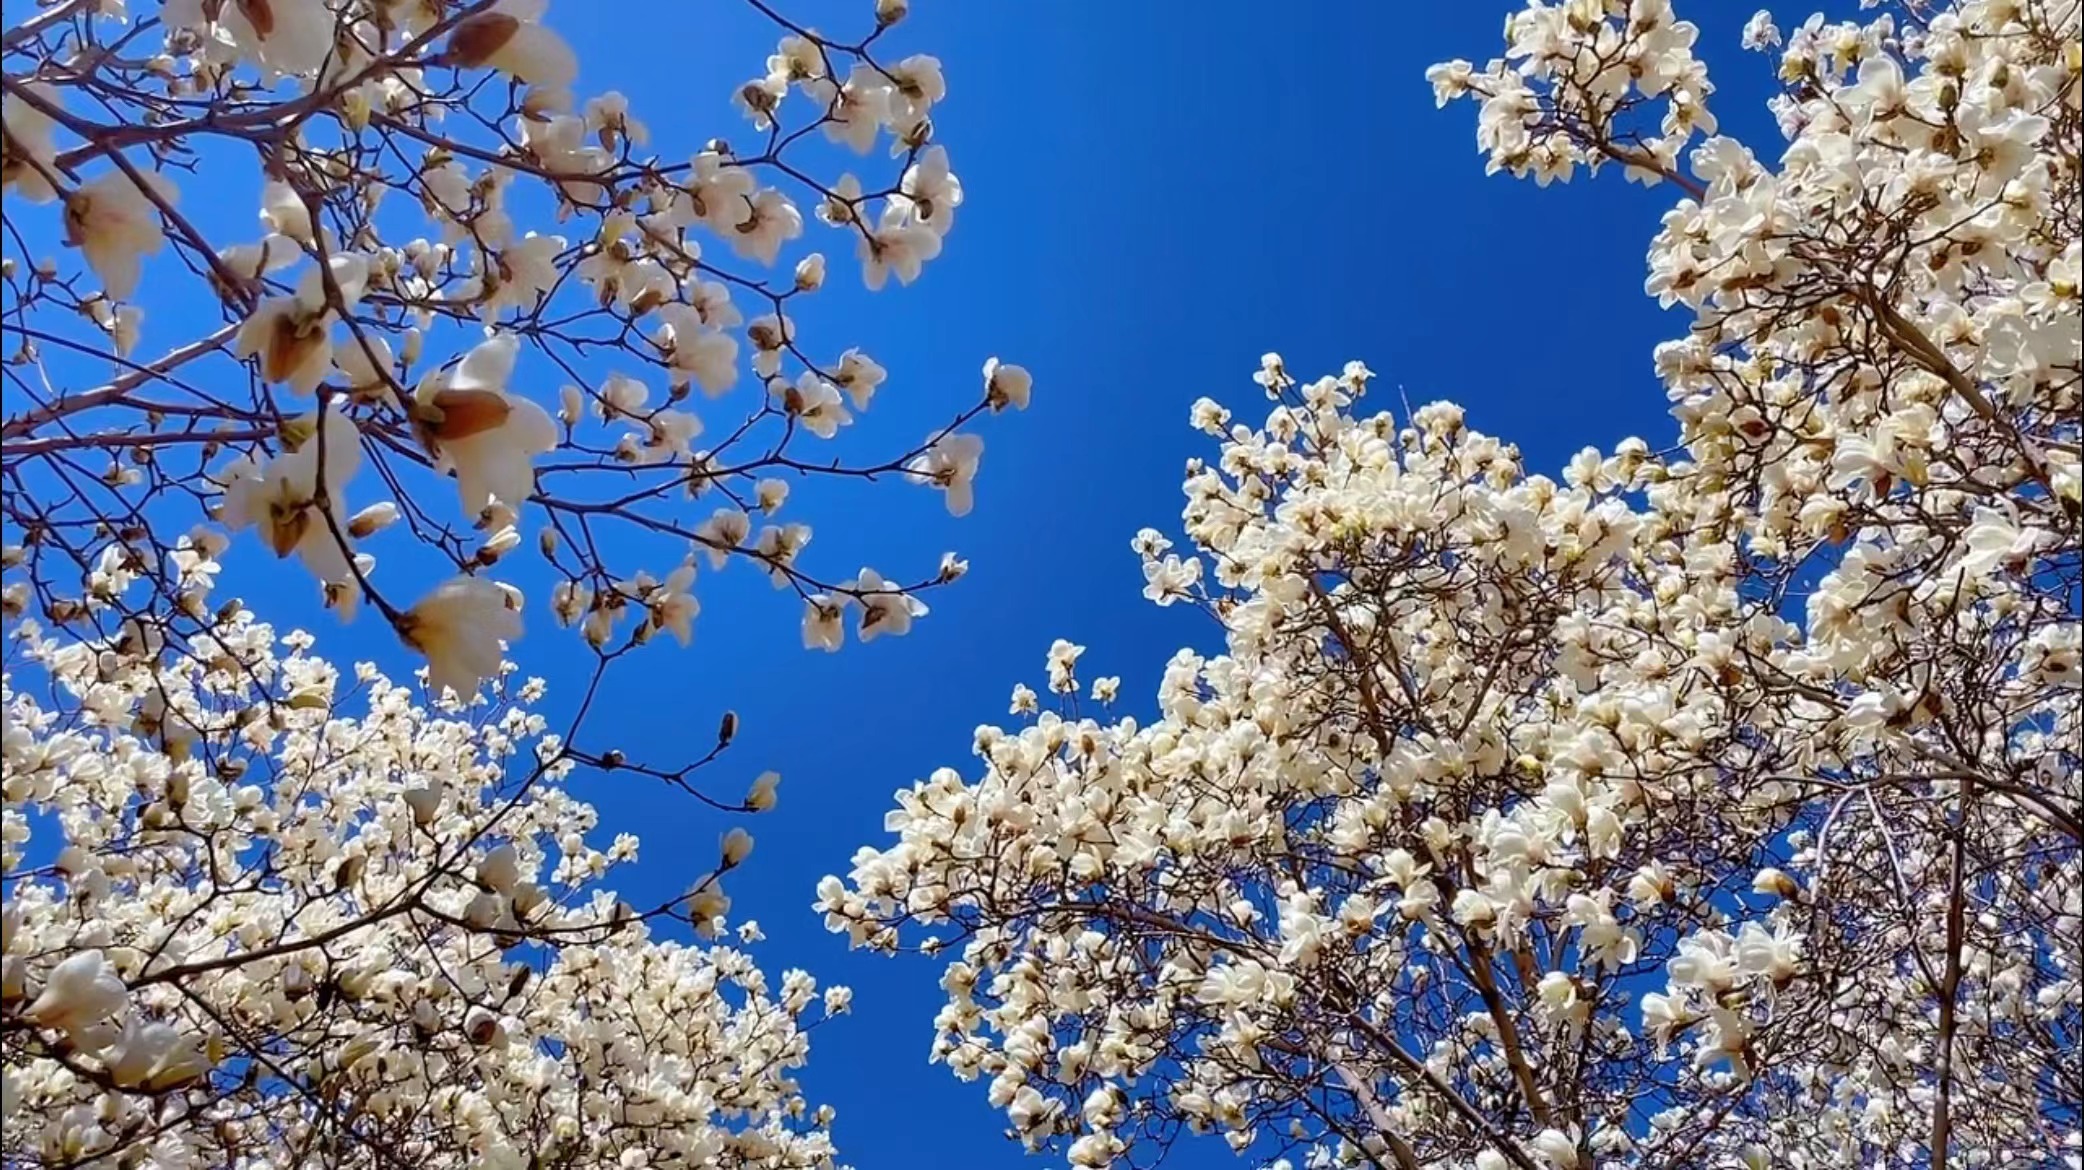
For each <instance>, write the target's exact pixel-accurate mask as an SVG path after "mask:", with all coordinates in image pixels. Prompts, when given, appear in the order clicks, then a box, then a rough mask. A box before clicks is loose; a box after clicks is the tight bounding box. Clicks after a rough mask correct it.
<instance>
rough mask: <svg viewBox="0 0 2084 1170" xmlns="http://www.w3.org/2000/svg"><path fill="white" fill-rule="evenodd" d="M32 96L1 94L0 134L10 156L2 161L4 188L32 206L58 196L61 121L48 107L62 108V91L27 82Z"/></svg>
mask: <svg viewBox="0 0 2084 1170" xmlns="http://www.w3.org/2000/svg"><path fill="white" fill-rule="evenodd" d="M22 88H23V90H24V91H25V93H26V94H27V95H33V96H34V97H35V98H36V99H37V102H38V103H40V105H39V104H35V103H32V102H31V101H30V100H29V97H28V96H24V95H22V94H16V93H15V92H13V91H12V90H9V91H8V92H7V93H5V94H0V131H4V132H5V134H6V136H7V154H6V155H5V157H4V158H0V189H5V190H6V191H8V192H9V193H11V194H13V195H14V196H15V197H17V198H19V199H23V200H26V201H27V202H30V203H49V202H50V201H51V200H53V199H56V198H57V197H58V188H57V187H56V186H55V185H53V181H52V180H53V179H54V177H55V176H56V174H57V171H56V169H55V166H54V164H55V162H56V160H57V156H58V148H57V144H56V141H55V140H54V133H55V131H56V130H57V126H58V123H57V120H56V119H54V118H52V117H51V116H50V115H49V114H47V113H45V112H44V107H55V108H62V107H63V104H64V99H63V98H62V97H61V96H60V94H59V91H58V90H57V89H56V88H55V87H53V86H50V85H46V84H44V83H43V82H39V81H29V82H24V83H23V85H22Z"/></svg>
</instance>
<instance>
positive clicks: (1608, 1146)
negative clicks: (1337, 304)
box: [818, 0, 2084, 1170]
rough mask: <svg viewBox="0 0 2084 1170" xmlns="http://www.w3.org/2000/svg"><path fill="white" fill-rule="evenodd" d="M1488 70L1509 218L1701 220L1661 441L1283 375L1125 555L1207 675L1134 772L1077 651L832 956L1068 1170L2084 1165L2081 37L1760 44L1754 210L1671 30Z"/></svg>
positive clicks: (1162, 692)
mask: <svg viewBox="0 0 2084 1170" xmlns="http://www.w3.org/2000/svg"><path fill="white" fill-rule="evenodd" d="M1506 31H1507V42H1508V48H1507V50H1506V54H1505V57H1504V58H1503V59H1502V60H1499V61H1494V62H1492V63H1491V64H1489V65H1487V66H1484V67H1475V66H1472V65H1469V64H1467V63H1461V62H1457V63H1452V64H1447V65H1442V66H1439V67H1438V68H1436V69H1435V70H1434V71H1433V74H1432V79H1433V82H1434V85H1435V87H1436V90H1437V92H1438V94H1439V97H1440V99H1441V101H1442V102H1443V103H1444V102H1446V101H1449V100H1453V99H1457V98H1461V99H1468V100H1470V101H1473V102H1474V103H1476V104H1477V106H1478V107H1479V111H1480V113H1479V119H1478V124H1479V130H1478V135H1479V142H1480V145H1481V147H1482V148H1483V150H1484V151H1486V152H1487V153H1488V156H1489V159H1490V165H1491V167H1492V169H1494V170H1505V171H1509V172H1511V173H1513V174H1514V175H1520V176H1526V175H1531V176H1533V177H1534V178H1535V179H1536V180H1537V181H1540V182H1546V181H1549V180H1556V179H1567V178H1569V177H1571V175H1572V173H1573V171H1575V170H1576V169H1578V168H1580V167H1582V168H1584V169H1586V170H1588V171H1596V170H1599V169H1602V168H1604V167H1618V168H1620V169H1622V170H1623V171H1624V173H1625V174H1626V176H1627V177H1629V178H1631V179H1634V180H1637V181H1641V182H1646V183H1653V184H1664V185H1666V186H1668V187H1676V188H1677V189H1678V190H1679V191H1680V192H1681V193H1682V196H1681V198H1680V199H1679V201H1678V202H1677V203H1676V204H1675V205H1674V206H1673V207H1672V209H1671V211H1670V212H1669V213H1668V214H1666V216H1665V217H1664V222H1663V227H1662V230H1661V231H1660V232H1659V233H1658V235H1657V236H1656V238H1655V240H1654V242H1653V243H1652V245H1651V249H1650V254H1649V268H1650V277H1649V281H1648V286H1647V287H1648V291H1649V293H1650V294H1651V295H1653V296H1656V297H1658V298H1659V299H1660V300H1661V301H1662V302H1663V303H1665V304H1667V305H1669V304H1673V303H1681V302H1682V303H1684V304H1685V305H1686V306H1687V307H1689V308H1691V309H1692V310H1693V311H1694V319H1693V324H1692V326H1691V328H1690V329H1689V330H1688V331H1687V332H1686V334H1685V335H1684V336H1683V337H1681V338H1679V339H1676V340H1673V341H1671V342H1668V343H1666V344H1664V345H1663V346H1660V347H1659V348H1658V350H1657V354H1656V369H1657V372H1658V375H1659V376H1660V378H1661V379H1662V381H1663V383H1664V385H1665V387H1666V389H1667V391H1668V393H1669V395H1670V398H1671V401H1672V403H1673V413H1674V415H1675V416H1676V418H1677V420H1678V423H1679V428H1680V435H1679V443H1678V445H1676V446H1674V447H1671V448H1670V449H1665V450H1659V449H1656V448H1653V446H1651V445H1650V444H1647V443H1645V442H1643V441H1641V440H1637V439H1628V440H1625V441H1622V442H1620V443H1619V444H1618V445H1616V446H1615V447H1614V448H1613V449H1612V450H1611V451H1607V452H1602V451H1599V450H1592V449H1588V450H1586V451H1585V452H1584V453H1582V454H1580V455H1579V456H1578V457H1577V458H1575V459H1573V460H1572V461H1571V462H1570V464H1569V466H1568V467H1567V468H1565V469H1564V470H1563V472H1562V475H1561V477H1560V479H1555V478H1549V477H1547V476H1543V475H1538V474H1533V473H1530V472H1529V470H1528V469H1527V468H1526V467H1525V466H1524V465H1523V462H1522V460H1521V458H1520V456H1519V453H1518V451H1517V450H1516V449H1515V448H1514V447H1513V446H1512V445H1510V444H1509V443H1506V442H1503V441H1501V440H1498V439H1495V438H1491V437H1489V436H1487V435H1484V434H1481V433H1478V432H1477V431H1475V430H1473V429H1471V427H1470V426H1469V425H1468V424H1467V423H1466V422H1465V420H1464V416H1463V412H1462V411H1461V410H1460V409H1459V408H1457V407H1455V406H1452V405H1450V404H1446V403H1436V404H1433V405H1429V406H1426V407H1423V408H1421V409H1418V410H1416V411H1414V412H1409V413H1407V414H1405V415H1404V416H1402V417H1398V418H1392V416H1391V415H1389V414H1381V413H1368V412H1367V411H1366V410H1365V409H1364V408H1363V405H1362V401H1361V399H1362V395H1363V392H1364V391H1365V390H1366V389H1367V383H1368V379H1369V377H1370V374H1369V372H1368V371H1367V370H1366V369H1365V367H1362V366H1360V365H1358V364H1354V365H1350V366H1348V367H1347V369H1346V371H1345V373H1344V374H1343V375H1342V376H1339V377H1334V378H1324V379H1320V380H1317V381H1308V382H1303V381H1299V380H1297V379H1296V378H1294V377H1292V376H1291V375H1290V373H1289V372H1288V371H1287V370H1286V369H1285V368H1284V367H1283V366H1282V364H1281V362H1280V360H1279V359H1278V358H1276V357H1273V356H1271V355H1269V356H1268V358H1267V359H1266V360H1265V363H1264V368H1263V369H1262V370H1261V371H1260V372H1259V374H1258V376H1257V378H1256V381H1257V382H1258V383H1259V385H1260V386H1262V387H1263V388H1264V389H1265V391H1266V394H1267V396H1268V397H1270V398H1271V399H1273V400H1274V405H1273V406H1272V407H1271V409H1270V410H1268V412H1267V413H1266V415H1265V416H1264V420H1263V421H1262V422H1260V423H1258V424H1257V425H1256V426H1255V425H1249V424H1245V423H1233V422H1232V418H1231V415H1230V414H1229V412H1228V411H1226V410H1225V409H1224V408H1222V407H1220V406H1218V405H1216V404H1215V403H1213V402H1209V401H1206V400H1204V401H1203V402H1201V403H1200V404H1198V405H1197V406H1196V407H1195V409H1194V422H1195V425H1196V426H1197V427H1199V428H1200V429H1202V430H1204V431H1207V432H1208V433H1209V434H1211V435H1213V436H1216V437H1217V438H1219V439H1221V441H1222V449H1221V454H1220V458H1219V460H1218V461H1217V462H1216V463H1215V464H1214V465H1212V466H1211V465H1205V464H1203V463H1201V462H1199V461H1196V462H1193V463H1191V464H1190V465H1189V468H1188V472H1187V477H1186V496H1187V505H1186V510H1185V516H1184V521H1185V525H1184V527H1185V535H1186V537H1187V538H1188V539H1189V540H1190V541H1191V544H1192V547H1191V548H1189V549H1186V550H1183V552H1178V553H1176V552H1174V551H1172V546H1171V545H1170V544H1169V543H1168V541H1167V540H1166V539H1165V538H1164V537H1163V536H1161V535H1160V534H1159V533H1157V532H1155V531H1151V530H1145V531H1144V532H1143V533H1142V534H1140V535H1139V536H1138V537H1137V538H1136V541H1135V547H1136V550H1137V552H1138V553H1139V554H1140V556H1141V558H1142V561H1143V567H1144V576H1145V578H1146V580H1147V581H1148V586H1147V588H1146V589H1145V596H1147V597H1149V598H1151V599H1152V600H1153V601H1155V602H1157V603H1158V604H1160V605H1168V604H1173V603H1181V604H1191V605H1195V606H1198V607H1200V608H1202V609H1204V610H1205V611H1206V612H1207V613H1208V614H1209V615H1210V616H1211V617H1212V618H1213V619H1214V620H1215V621H1216V622H1217V623H1219V624H1220V627H1221V633H1222V647H1221V650H1220V652H1218V653H1214V654H1210V655H1203V654H1199V653H1195V652H1193V651H1182V652H1180V653H1179V654H1178V655H1177V656H1175V657H1174V658H1173V659H1172V660H1171V661H1170V662H1169V663H1168V664H1167V665H1166V667H1165V671H1164V679H1163V683H1162V685H1161V686H1160V688H1159V693H1158V703H1157V710H1156V712H1155V715H1154V717H1153V718H1151V719H1149V720H1148V721H1139V720H1136V719H1128V718H1115V717H1113V716H1105V717H1096V716H1095V715H1093V714H1089V713H1085V712H1082V711H1081V704H1082V703H1098V704H1102V705H1105V704H1106V703H1108V702H1109V700H1111V699H1112V698H1113V695H1114V693H1115V690H1116V688H1117V687H1118V685H1119V684H1118V683H1117V682H1115V681H1114V680H1112V679H1099V680H1097V681H1094V682H1092V684H1091V687H1090V690H1089V691H1088V690H1087V689H1086V688H1085V686H1084V685H1083V684H1082V682H1081V676H1080V673H1079V670H1078V664H1079V659H1080V655H1081V653H1082V652H1083V650H1084V648H1083V647H1081V646H1076V645H1072V644H1070V643H1068V642H1059V643H1057V644H1056V646H1055V647H1054V648H1052V650H1051V651H1050V655H1049V670H1048V689H1049V691H1051V692H1053V693H1054V694H1055V695H1056V696H1058V704H1059V705H1060V706H1061V707H1062V710H1061V712H1060V713H1058V712H1038V710H1037V708H1038V707H1039V706H1040V705H1041V704H1040V700H1039V698H1038V696H1037V695H1036V693H1035V692H1034V691H1032V690H1030V689H1028V688H1026V687H1022V688H1020V689H1018V690H1016V691H1015V693H1014V701H1013V713H1014V714H1016V715H1026V716H1029V717H1030V718H1029V719H1028V720H1026V721H1025V722H1023V723H1022V724H1021V725H1020V726H1019V727H1018V728H1017V729H1013V730H1001V729H999V728H996V727H984V728H980V729H979V731H978V732H977V737H976V744H975V748H976V754H977V756H978V757H979V758H980V760H981V764H980V765H979V768H978V771H976V772H975V773H974V774H973V776H974V778H965V777H964V776H963V775H962V774H960V773H958V772H957V771H955V770H953V769H942V770H940V771H938V772H936V773H934V774H933V775H932V776H931V777H930V778H929V779H927V780H926V781H924V782H923V783H920V784H917V785H915V786H913V787H912V788H911V789H909V790H908V791H904V792H900V793H899V794H898V797H897V800H898V805H897V808H896V810H895V811H893V812H892V813H890V814H889V822H888V827H889V828H890V829H891V830H893V831H894V832H895V833H896V835H897V841H896V843H895V844H894V845H891V846H889V847H887V848H884V849H876V848H866V849H863V850H861V851H860V852H859V853H857V854H856V856H855V858H854V865H853V872H852V877H851V879H850V880H845V881H843V880H841V879H839V878H837V877H832V878H827V879H826V880H825V881H824V883H823V884H822V885H821V887H820V889H819V902H818V904H819V907H820V909H822V910H823V911H824V912H825V913H826V914H827V915H828V919H827V921H828V924H829V925H830V926H831V928H832V929H834V930H836V931H844V932H846V933H848V934H849V935H850V936H851V937H852V939H853V940H854V941H855V942H857V943H860V944H863V945H866V946H870V947H874V948H881V949H885V950H896V949H899V948H909V947H914V946H916V947H920V948H923V949H925V950H927V951H929V952H932V951H939V950H941V949H942V948H943V947H947V948H950V949H951V950H952V951H953V952H954V953H955V954H956V956H957V957H955V958H954V959H953V961H951V962H949V964H948V966H947V968H946V971H945V974H944V976H943V979H942V986H943V987H944V988H945V989H946V991H947V994H948V1002H947V1005H946V1007H945V1008H944V1009H943V1010H942V1011H941V1013H940V1016H939V1018H938V1019H937V1020H936V1022H935V1027H936V1036H935V1039H934V1042H933V1048H932V1052H933V1055H934V1057H935V1058H936V1059H938V1060H941V1061H944V1062H946V1063H947V1064H948V1065H949V1067H950V1068H951V1069H952V1070H953V1071H954V1072H955V1073H956V1075H958V1076H960V1077H963V1078H965V1079H970V1078H980V1077H981V1078H983V1079H984V1080H985V1081H987V1082H988V1084H989V1094H990V1099H991V1101H992V1102H993V1103H994V1104H995V1105H998V1106H1001V1107H1003V1108H1004V1109H1005V1110H1006V1112H1007V1116H1008V1117H1009V1118H1010V1120H1011V1122H1012V1126H1013V1128H1014V1130H1015V1131H1016V1133H1017V1134H1018V1136H1020V1137H1021V1138H1022V1139H1024V1140H1025V1141H1026V1142H1027V1143H1028V1144H1029V1145H1030V1146H1031V1147H1042V1146H1045V1145H1052V1146H1055V1147H1057V1148H1059V1149H1063V1150H1064V1152H1065V1153H1067V1155H1068V1158H1069V1160H1070V1162H1071V1163H1073V1164H1074V1165H1081V1166H1104V1165H1108V1164H1112V1163H1115V1162H1118V1161H1122V1160H1128V1161H1130V1162H1134V1163H1139V1164H1141V1163H1143V1162H1147V1161H1148V1160H1149V1158H1150V1157H1151V1156H1152V1154H1153V1153H1155V1152H1156V1151H1159V1150H1162V1149H1164V1148H1165V1147H1166V1146H1167V1145H1168V1144H1169V1143H1171V1142H1172V1141H1173V1139H1174V1138H1175V1137H1177V1136H1178V1135H1179V1134H1181V1133H1182V1132H1184V1131H1196V1132H1205V1131H1213V1132H1215V1133H1219V1134H1221V1135H1223V1136H1224V1137H1225V1138H1226V1139H1227V1140H1228V1141H1229V1143H1230V1144H1231V1145H1232V1146H1233V1147H1234V1148H1236V1149H1237V1150H1239V1151H1240V1152H1246V1153H1250V1154H1253V1155H1256V1156H1259V1157H1261V1158H1263V1159H1274V1158H1277V1157H1278V1158H1283V1159H1293V1160H1295V1161H1299V1162H1301V1163H1302V1164H1305V1165H1309V1166H1349V1165H1372V1166H1380V1167H1393V1168H1397V1170H1416V1168H1418V1167H1476V1168H1480V1170H1499V1168H1503V1167H1513V1168H1516V1170H1587V1168H1589V1167H1593V1166H1642V1167H1672V1168H1674V1170H1677V1168H1691V1167H1751V1168H1759V1167H1765V1166H1787V1167H1805V1168H1808V1167H1837V1166H1854V1165H1857V1166H1882V1165H1889V1166H1896V1165H1901V1166H1922V1167H1954V1166H1992V1167H1995V1166H2022V1167H2023V1166H2029V1165H2031V1166H2048V1165H2057V1164H2062V1165H2070V1166H2076V1165H2078V1161H2079V1158H2080V1156H2084V1151H2080V1146H2079V1141H2080V1139H2079V1134H2078V1127H2079V1124H2080V1120H2079V1119H2080V1116H2084V1098H2080V1093H2084V1089H2080V1086H2079V1083H2078V1080H2077V1078H2076V1075H2075V1074H2076V1059H2077V1048H2078V1044H2079V1041H2080V1038H2084V1019H2080V1010H2079V1000H2080V991H2084V987H2080V979H2084V958H2080V953H2079V951H2080V945H2084V918H2080V916H2084V875H2080V868H2079V867H2080V860H2079V847H2080V841H2084V824H2080V819H2079V814H2078V807H2079V801H2080V798H2084V783H2080V767H2079V764H2080V761H2079V754H2078V753H2079V750H2080V749H2079V744H2080V742H2084V699H2080V689H2079V688H2080V677H2084V676H2080V671H2079V632H2080V602H2079V597H2080V589H2084V581H2080V573H2084V567H2080V549H2079V522H2080V517H2084V509H2080V505H2079V458H2078V455H2079V438H2080V435H2079V425H2080V424H2079V419H2080V407H2084V401H2080V356H2079V355H2080V332H2084V321H2080V313H2079V279H2080V277H2079V267H2080V265H2079V242H2078V241H2079V228H2080V225H2079V217H2080V210H2079V208H2080V198H2079V196H2080V192H2079V170H2078V155H2079V145H2080V125H2079V109H2080V78H2079V71H2080V62H2079V51H2078V34H2079V6H2078V5H2076V4H2074V3H2034V2H2030V0H2029V2H2023V3H2022V2H2001V0H1995V2H1989V3H1981V2H1972V3H1961V4H1957V5H1934V4H1917V5H1910V6H1907V7H1906V8H1905V9H1904V10H1903V11H1901V12H1900V13H1898V14H1894V15H1883V16H1880V17H1878V18H1876V19H1874V20H1872V21H1871V22H1869V23H1865V24H1857V23H1847V24H1828V23H1825V22H1824V21H1823V20H1822V19H1820V18H1818V19H1812V20H1811V21H1809V22H1808V23H1807V24H1805V25H1803V26H1801V27H1800V28H1799V29H1797V30H1794V31H1793V32H1791V33H1789V34H1787V35H1785V36H1784V37H1783V36H1782V35H1781V34H1780V33H1779V32H1777V31H1776V30H1775V29H1774V26H1773V24H1772V22H1771V20H1770V19H1769V18H1768V17H1766V16H1764V15H1761V16H1759V17H1757V18H1755V19H1754V20H1753V21H1752V22H1751V24H1750V25H1749V27H1748V28H1747V31H1746V39H1747V41H1748V42H1749V43H1750V44H1751V46H1752V47H1754V48H1758V49H1761V50H1766V51H1769V52H1777V53H1778V55H1779V59H1780V65H1779V71H1778V72H1779V77H1780V78H1781V79H1782V81H1783V82H1784V83H1785V88H1784V89H1783V90H1782V91H1781V92H1780V93H1779V94H1777V95H1776V96H1775V97H1774V98H1773V99H1772V109H1773V113H1774V115H1775V116H1776V117H1777V119H1778V121H1779V124H1780V127H1781V129H1782V131H1783V132H1784V134H1785V137H1786V139H1787V141H1786V144H1785V146H1784V148H1783V149H1781V150H1780V152H1779V160H1778V162H1777V163H1775V162H1770V161H1765V160H1762V159H1761V158H1760V157H1759V156H1758V155H1756V154H1754V153H1753V151H1752V150H1751V149H1748V148H1746V147H1745V146H1743V145H1742V144H1739V143H1737V142H1735V141H1732V140H1730V139H1728V138H1724V137H1718V136H1716V135H1715V121H1714V118H1713V116H1712V114H1711V113H1710V111H1709V109H1708V105H1707V102H1708V98H1709V96H1710V93H1711V88H1710V86H1709V83H1708V80H1707V77H1706V75H1705V71H1704V69H1703V67H1702V65H1701V64H1700V62H1699V61H1698V60H1697V59H1696V58H1694V56H1693V55H1692V52H1691V46H1692V44H1693V41H1694V36H1695V30H1694V28H1693V26H1691V25H1689V24H1686V23H1683V22H1681V21H1679V20H1678V19H1677V18H1676V17H1675V16H1674V15H1673V14H1672V12H1671V11H1670V10H1669V9H1668V8H1667V7H1666V5H1665V4H1663V3H1661V2H1659V0H1638V2H1635V3H1605V4H1602V3H1599V2H1598V0H1588V2H1581V0H1573V2H1571V3H1569V4H1565V5H1561V6H1556V7H1550V6H1546V5H1540V4H1535V5H1532V6H1530V7H1529V8H1527V9H1526V10H1525V11H1522V12H1520V13H1518V14H1517V15H1515V16H1513V17H1512V18H1511V20H1510V21H1509V22H1508V24H1507V30H1506ZM1702 135H1705V136H1706V137H1705V140H1700V141H1696V140H1697V139H1699V138H1700V136H1702ZM1689 143H1692V144H1693V145H1692V148H1691V149H1690V150H1688V149H1687V147H1688V145H1689ZM1279 1164H1286V1162H1285V1161H1284V1162H1282V1163H1279Z"/></svg>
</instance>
